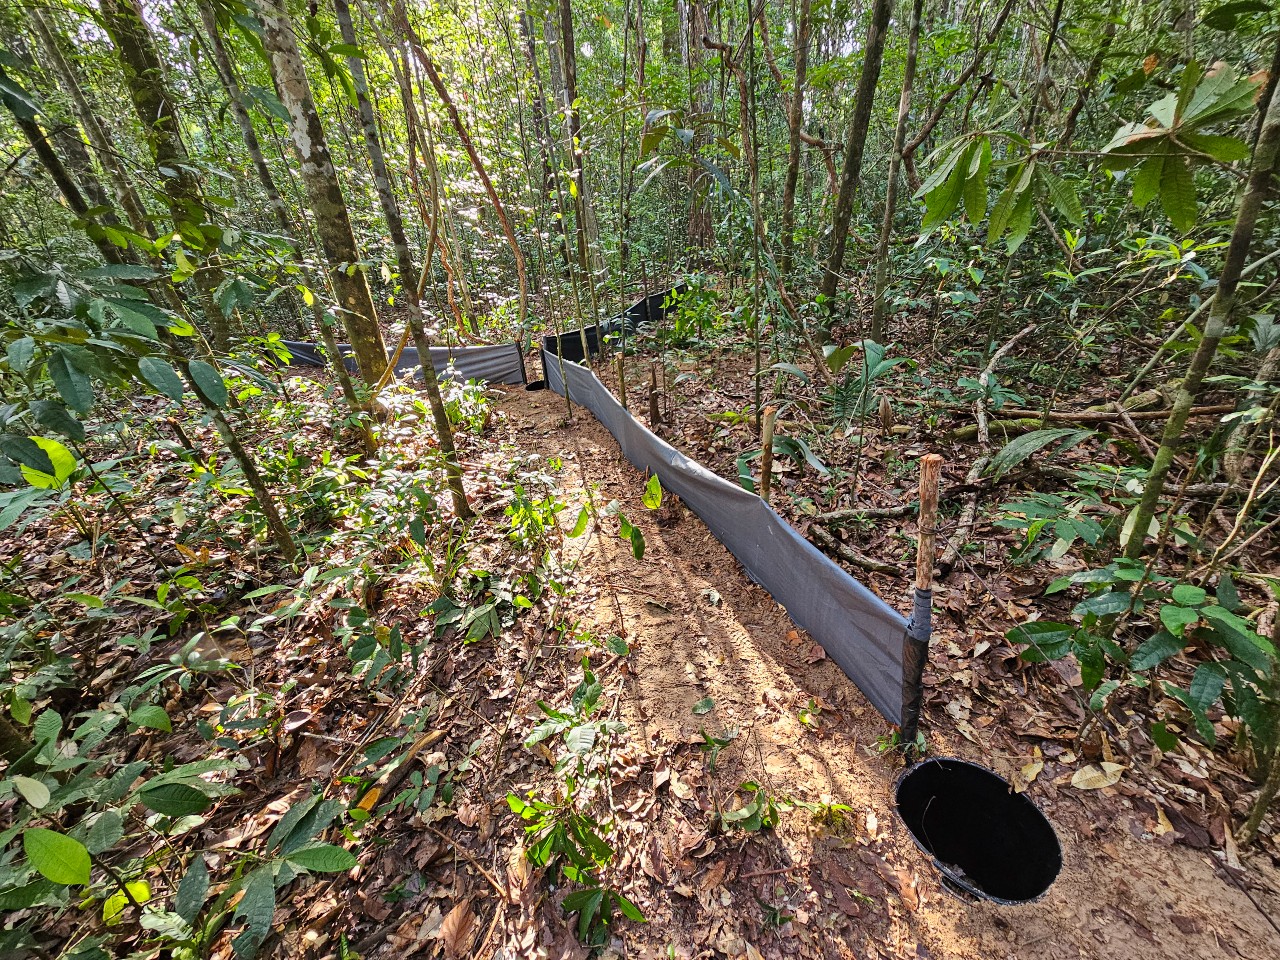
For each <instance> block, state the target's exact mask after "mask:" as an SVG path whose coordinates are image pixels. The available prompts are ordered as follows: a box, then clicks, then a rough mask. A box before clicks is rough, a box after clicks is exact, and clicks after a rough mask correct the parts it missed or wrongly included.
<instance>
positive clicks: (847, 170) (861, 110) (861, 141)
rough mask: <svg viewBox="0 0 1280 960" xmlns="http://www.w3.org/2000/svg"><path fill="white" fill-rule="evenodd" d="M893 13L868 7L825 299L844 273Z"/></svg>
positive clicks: (887, 4) (880, 0)
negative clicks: (868, 12)
mask: <svg viewBox="0 0 1280 960" xmlns="http://www.w3.org/2000/svg"><path fill="white" fill-rule="evenodd" d="M892 12H893V0H875V5H874V6H873V7H872V8H871V26H870V28H869V29H868V30H867V44H866V53H865V54H864V56H863V60H862V74H861V76H859V77H858V88H857V94H856V98H857V99H856V100H855V102H854V106H853V120H852V121H851V122H850V124H849V138H848V140H847V141H846V142H845V148H844V167H843V168H842V170H841V171H840V196H839V197H838V198H837V200H836V209H835V214H834V216H833V217H832V221H831V255H830V256H829V257H828V259H827V265H826V271H825V272H824V274H823V277H822V284H821V286H820V287H819V292H820V293H822V294H823V295H824V296H825V297H826V298H827V299H828V300H831V299H833V298H834V297H835V295H836V288H837V287H838V286H839V284H840V274H841V272H842V271H843V270H844V249H845V244H846V243H847V242H848V239H849V219H850V217H851V216H852V214H853V196H854V193H855V192H856V191H857V189H858V181H859V179H860V177H861V175H862V156H863V151H864V150H865V148H866V144H867V133H868V131H869V129H870V125H871V105H872V101H873V100H874V99H875V93H876V82H877V81H878V80H879V79H880V65H881V63H882V61H883V59H884V40H885V32H886V30H887V28H888V26H889V15H890V14H891V13H892Z"/></svg>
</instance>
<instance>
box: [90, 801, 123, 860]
mask: <svg viewBox="0 0 1280 960" xmlns="http://www.w3.org/2000/svg"><path fill="white" fill-rule="evenodd" d="M123 836H124V820H123V819H122V818H121V816H120V814H119V812H118V811H116V810H110V809H108V810H103V811H102V813H101V814H99V815H98V818H97V819H96V820H94V821H93V826H91V827H90V828H89V835H88V836H87V837H86V838H85V846H86V847H88V848H89V852H90V853H91V854H99V853H103V852H105V851H107V850H110V849H111V848H112V847H114V846H115V845H116V844H117V843H119V842H120V839H121V838H122V837H123Z"/></svg>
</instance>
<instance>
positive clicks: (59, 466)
mask: <svg viewBox="0 0 1280 960" xmlns="http://www.w3.org/2000/svg"><path fill="white" fill-rule="evenodd" d="M28 439H29V440H30V441H31V442H32V443H34V444H35V445H36V446H37V447H39V448H40V450H41V451H43V452H44V455H45V456H46V457H48V458H49V464H50V465H51V466H52V467H53V473H45V472H44V471H43V470H36V469H34V468H32V467H29V466H27V465H26V464H25V463H24V464H21V465H20V468H21V470H22V476H23V477H24V478H26V481H27V483H29V484H31V485H32V486H33V487H38V488H40V489H42V490H56V489H58V488H60V487H62V486H63V485H64V484H65V483H66V482H67V480H69V479H70V478H71V475H72V474H73V473H75V472H76V458H75V454H73V453H72V452H71V451H70V450H68V449H67V448H66V447H64V446H63V445H62V444H60V443H59V442H58V441H57V440H51V439H49V438H48V437H29V438H28Z"/></svg>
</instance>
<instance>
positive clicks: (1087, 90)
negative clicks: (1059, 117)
mask: <svg viewBox="0 0 1280 960" xmlns="http://www.w3.org/2000/svg"><path fill="white" fill-rule="evenodd" d="M1115 13H1116V6H1115V5H1114V4H1113V5H1112V7H1111V12H1110V13H1109V14H1108V19H1107V25H1106V27H1105V28H1104V30H1103V32H1102V40H1101V41H1100V42H1099V44H1098V49H1097V50H1095V51H1094V54H1093V58H1092V59H1091V60H1090V61H1089V66H1088V67H1087V68H1086V69H1085V72H1084V80H1083V81H1082V82H1081V84H1080V89H1079V90H1078V91H1077V92H1076V99H1075V103H1073V104H1072V105H1071V109H1070V110H1069V111H1068V112H1067V119H1066V121H1065V122H1064V123H1063V125H1062V135H1061V136H1060V137H1058V149H1060V150H1066V149H1067V148H1068V147H1070V146H1071V141H1072V140H1073V139H1075V135H1076V123H1077V122H1078V121H1079V119H1080V111H1081V110H1083V109H1084V105H1085V104H1086V103H1088V102H1089V95H1090V94H1091V93H1093V88H1094V85H1095V84H1097V82H1098V76H1099V75H1100V74H1101V73H1102V67H1103V64H1104V63H1105V62H1106V58H1107V52H1108V51H1109V50H1110V49H1111V44H1112V41H1114V40H1115V38H1116V22H1115V19H1114V17H1115ZM1273 79H1274V78H1273Z"/></svg>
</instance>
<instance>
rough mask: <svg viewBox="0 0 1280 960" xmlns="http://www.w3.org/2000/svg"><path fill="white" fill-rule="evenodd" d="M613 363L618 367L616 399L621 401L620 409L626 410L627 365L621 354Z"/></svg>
mask: <svg viewBox="0 0 1280 960" xmlns="http://www.w3.org/2000/svg"><path fill="white" fill-rule="evenodd" d="M614 362H615V363H616V364H617V367H618V399H619V400H621V401H622V409H623V410H626V409H627V365H626V362H625V360H624V359H623V355H622V354H621V353H619V354H618V356H617V357H616V358H615V360H614Z"/></svg>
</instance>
